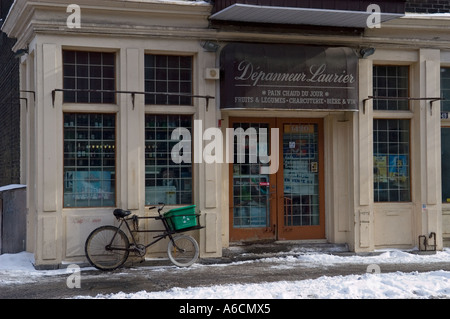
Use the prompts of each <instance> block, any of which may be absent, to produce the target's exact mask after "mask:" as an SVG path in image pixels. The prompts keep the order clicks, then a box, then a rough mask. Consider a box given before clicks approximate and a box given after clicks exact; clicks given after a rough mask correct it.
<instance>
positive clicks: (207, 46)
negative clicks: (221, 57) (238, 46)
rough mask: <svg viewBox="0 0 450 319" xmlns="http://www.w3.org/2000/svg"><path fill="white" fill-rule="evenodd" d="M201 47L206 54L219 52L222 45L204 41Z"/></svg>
mask: <svg viewBox="0 0 450 319" xmlns="http://www.w3.org/2000/svg"><path fill="white" fill-rule="evenodd" d="M200 45H201V46H202V48H203V49H204V50H205V51H206V52H217V50H219V48H220V45H219V44H218V43H215V42H211V41H203V42H201V43H200Z"/></svg>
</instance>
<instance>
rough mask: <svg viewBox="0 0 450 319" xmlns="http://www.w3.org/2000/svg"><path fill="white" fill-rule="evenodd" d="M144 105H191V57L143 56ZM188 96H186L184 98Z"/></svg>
mask: <svg viewBox="0 0 450 319" xmlns="http://www.w3.org/2000/svg"><path fill="white" fill-rule="evenodd" d="M145 91H146V92H150V93H164V94H146V96H145V104H163V105H192V97H190V95H192V57H190V56H172V55H152V54H147V55H146V56H145ZM186 95H188V96H186Z"/></svg>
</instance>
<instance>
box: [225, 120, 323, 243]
mask: <svg viewBox="0 0 450 319" xmlns="http://www.w3.org/2000/svg"><path fill="white" fill-rule="evenodd" d="M230 127H231V128H232V129H234V161H233V163H231V164H229V165H230V241H257V240H265V239H266V240H267V239H270V240H299V239H323V238H325V213H324V206H325V205H324V204H325V203H324V182H323V180H324V174H323V166H324V165H323V162H324V161H323V120H322V119H284V118H283V119H282V118H268V119H265V118H230ZM272 128H275V129H278V132H279V133H278V145H279V147H278V155H279V163H280V164H279V167H278V171H276V172H275V173H274V174H262V170H261V168H262V167H264V166H267V165H268V164H267V161H264V157H262V158H261V157H260V156H255V155H258V154H260V153H261V152H262V151H263V152H266V153H270V150H271V149H272V148H271V147H270V146H271V144H272V143H273V142H274V141H273V140H272V138H273V136H271V129H272ZM255 133H256V137H257V139H256V140H255V138H254V136H252V134H255ZM265 134H266V135H265ZM266 141H267V143H266ZM243 153H244V154H243ZM272 155H273V154H272Z"/></svg>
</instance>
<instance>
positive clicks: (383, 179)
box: [373, 155, 388, 183]
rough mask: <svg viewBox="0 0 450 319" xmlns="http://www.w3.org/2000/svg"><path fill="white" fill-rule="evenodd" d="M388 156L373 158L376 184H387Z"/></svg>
mask: <svg viewBox="0 0 450 319" xmlns="http://www.w3.org/2000/svg"><path fill="white" fill-rule="evenodd" d="M386 161H387V156H386V155H378V156H374V157H373V165H374V181H375V182H376V183H387V178H388V174H387V162H386Z"/></svg>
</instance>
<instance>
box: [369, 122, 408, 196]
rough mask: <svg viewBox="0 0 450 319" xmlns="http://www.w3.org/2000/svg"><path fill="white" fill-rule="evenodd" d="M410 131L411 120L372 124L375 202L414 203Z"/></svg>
mask: <svg viewBox="0 0 450 319" xmlns="http://www.w3.org/2000/svg"><path fill="white" fill-rule="evenodd" d="M409 127H410V121H409V120H374V122H373V130H374V140H373V154H374V158H373V163H374V200H375V202H408V201H411V186H410V184H411V183H410V156H409V149H410V147H409V145H410V141H409V139H410V134H409ZM375 136H376V137H375Z"/></svg>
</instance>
